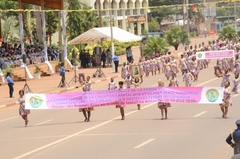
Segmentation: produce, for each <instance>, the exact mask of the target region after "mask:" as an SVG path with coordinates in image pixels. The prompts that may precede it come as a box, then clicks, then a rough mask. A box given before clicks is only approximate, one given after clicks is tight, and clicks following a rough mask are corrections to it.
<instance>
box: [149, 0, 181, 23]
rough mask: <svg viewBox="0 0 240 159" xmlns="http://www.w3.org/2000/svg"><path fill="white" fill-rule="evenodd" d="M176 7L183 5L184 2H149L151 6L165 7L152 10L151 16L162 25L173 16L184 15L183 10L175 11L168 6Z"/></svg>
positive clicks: (172, 0)
mask: <svg viewBox="0 0 240 159" xmlns="http://www.w3.org/2000/svg"><path fill="white" fill-rule="evenodd" d="M173 4H174V5H176V4H183V0H149V6H164V5H166V7H161V8H153V9H150V10H151V14H152V16H153V18H156V20H157V21H158V22H159V23H161V22H162V20H163V19H164V18H167V17H169V16H171V15H173V14H180V13H182V9H180V8H179V9H173V7H168V6H167V5H173Z"/></svg>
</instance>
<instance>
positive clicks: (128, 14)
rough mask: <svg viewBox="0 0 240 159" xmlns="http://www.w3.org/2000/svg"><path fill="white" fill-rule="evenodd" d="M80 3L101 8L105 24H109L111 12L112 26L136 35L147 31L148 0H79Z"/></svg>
mask: <svg viewBox="0 0 240 159" xmlns="http://www.w3.org/2000/svg"><path fill="white" fill-rule="evenodd" d="M81 3H84V4H86V5H88V6H90V7H92V8H93V9H95V10H98V11H99V8H101V9H100V10H101V18H102V22H103V24H104V25H105V26H109V24H110V14H112V21H113V26H116V27H119V28H122V29H124V30H127V31H129V32H131V33H135V34H137V35H141V34H142V33H143V31H144V30H145V31H148V20H147V18H148V16H147V15H148V12H149V9H148V0H81ZM98 13H99V12H98ZM104 25H103V26H104Z"/></svg>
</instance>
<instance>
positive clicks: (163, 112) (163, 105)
mask: <svg viewBox="0 0 240 159" xmlns="http://www.w3.org/2000/svg"><path fill="white" fill-rule="evenodd" d="M158 87H164V83H163V82H162V80H161V79H159V80H158ZM168 107H171V104H170V103H164V102H158V108H159V109H160V110H161V115H162V118H161V120H163V119H167V113H168V110H167V108H168ZM164 116H165V117H164Z"/></svg>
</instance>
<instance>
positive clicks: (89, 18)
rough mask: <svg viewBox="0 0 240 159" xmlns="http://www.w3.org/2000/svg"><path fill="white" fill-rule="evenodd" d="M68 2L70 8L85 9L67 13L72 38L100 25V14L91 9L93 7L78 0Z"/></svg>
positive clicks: (68, 27) (68, 29) (68, 28)
mask: <svg viewBox="0 0 240 159" xmlns="http://www.w3.org/2000/svg"><path fill="white" fill-rule="evenodd" d="M67 3H68V6H67V9H68V10H85V11H83V12H76V11H73V12H68V13H67V31H68V32H69V33H70V40H71V39H73V38H75V37H77V36H78V35H80V34H82V33H84V32H85V31H87V30H89V29H91V28H93V27H97V26H98V24H99V23H98V22H99V21H98V15H97V13H96V12H95V11H91V7H88V6H86V5H84V4H81V3H79V1H78V0H68V1H67Z"/></svg>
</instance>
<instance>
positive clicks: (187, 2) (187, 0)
mask: <svg viewBox="0 0 240 159" xmlns="http://www.w3.org/2000/svg"><path fill="white" fill-rule="evenodd" d="M188 4H189V0H186V5H187V33H188V37H189V23H190V22H189V11H188Z"/></svg>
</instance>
